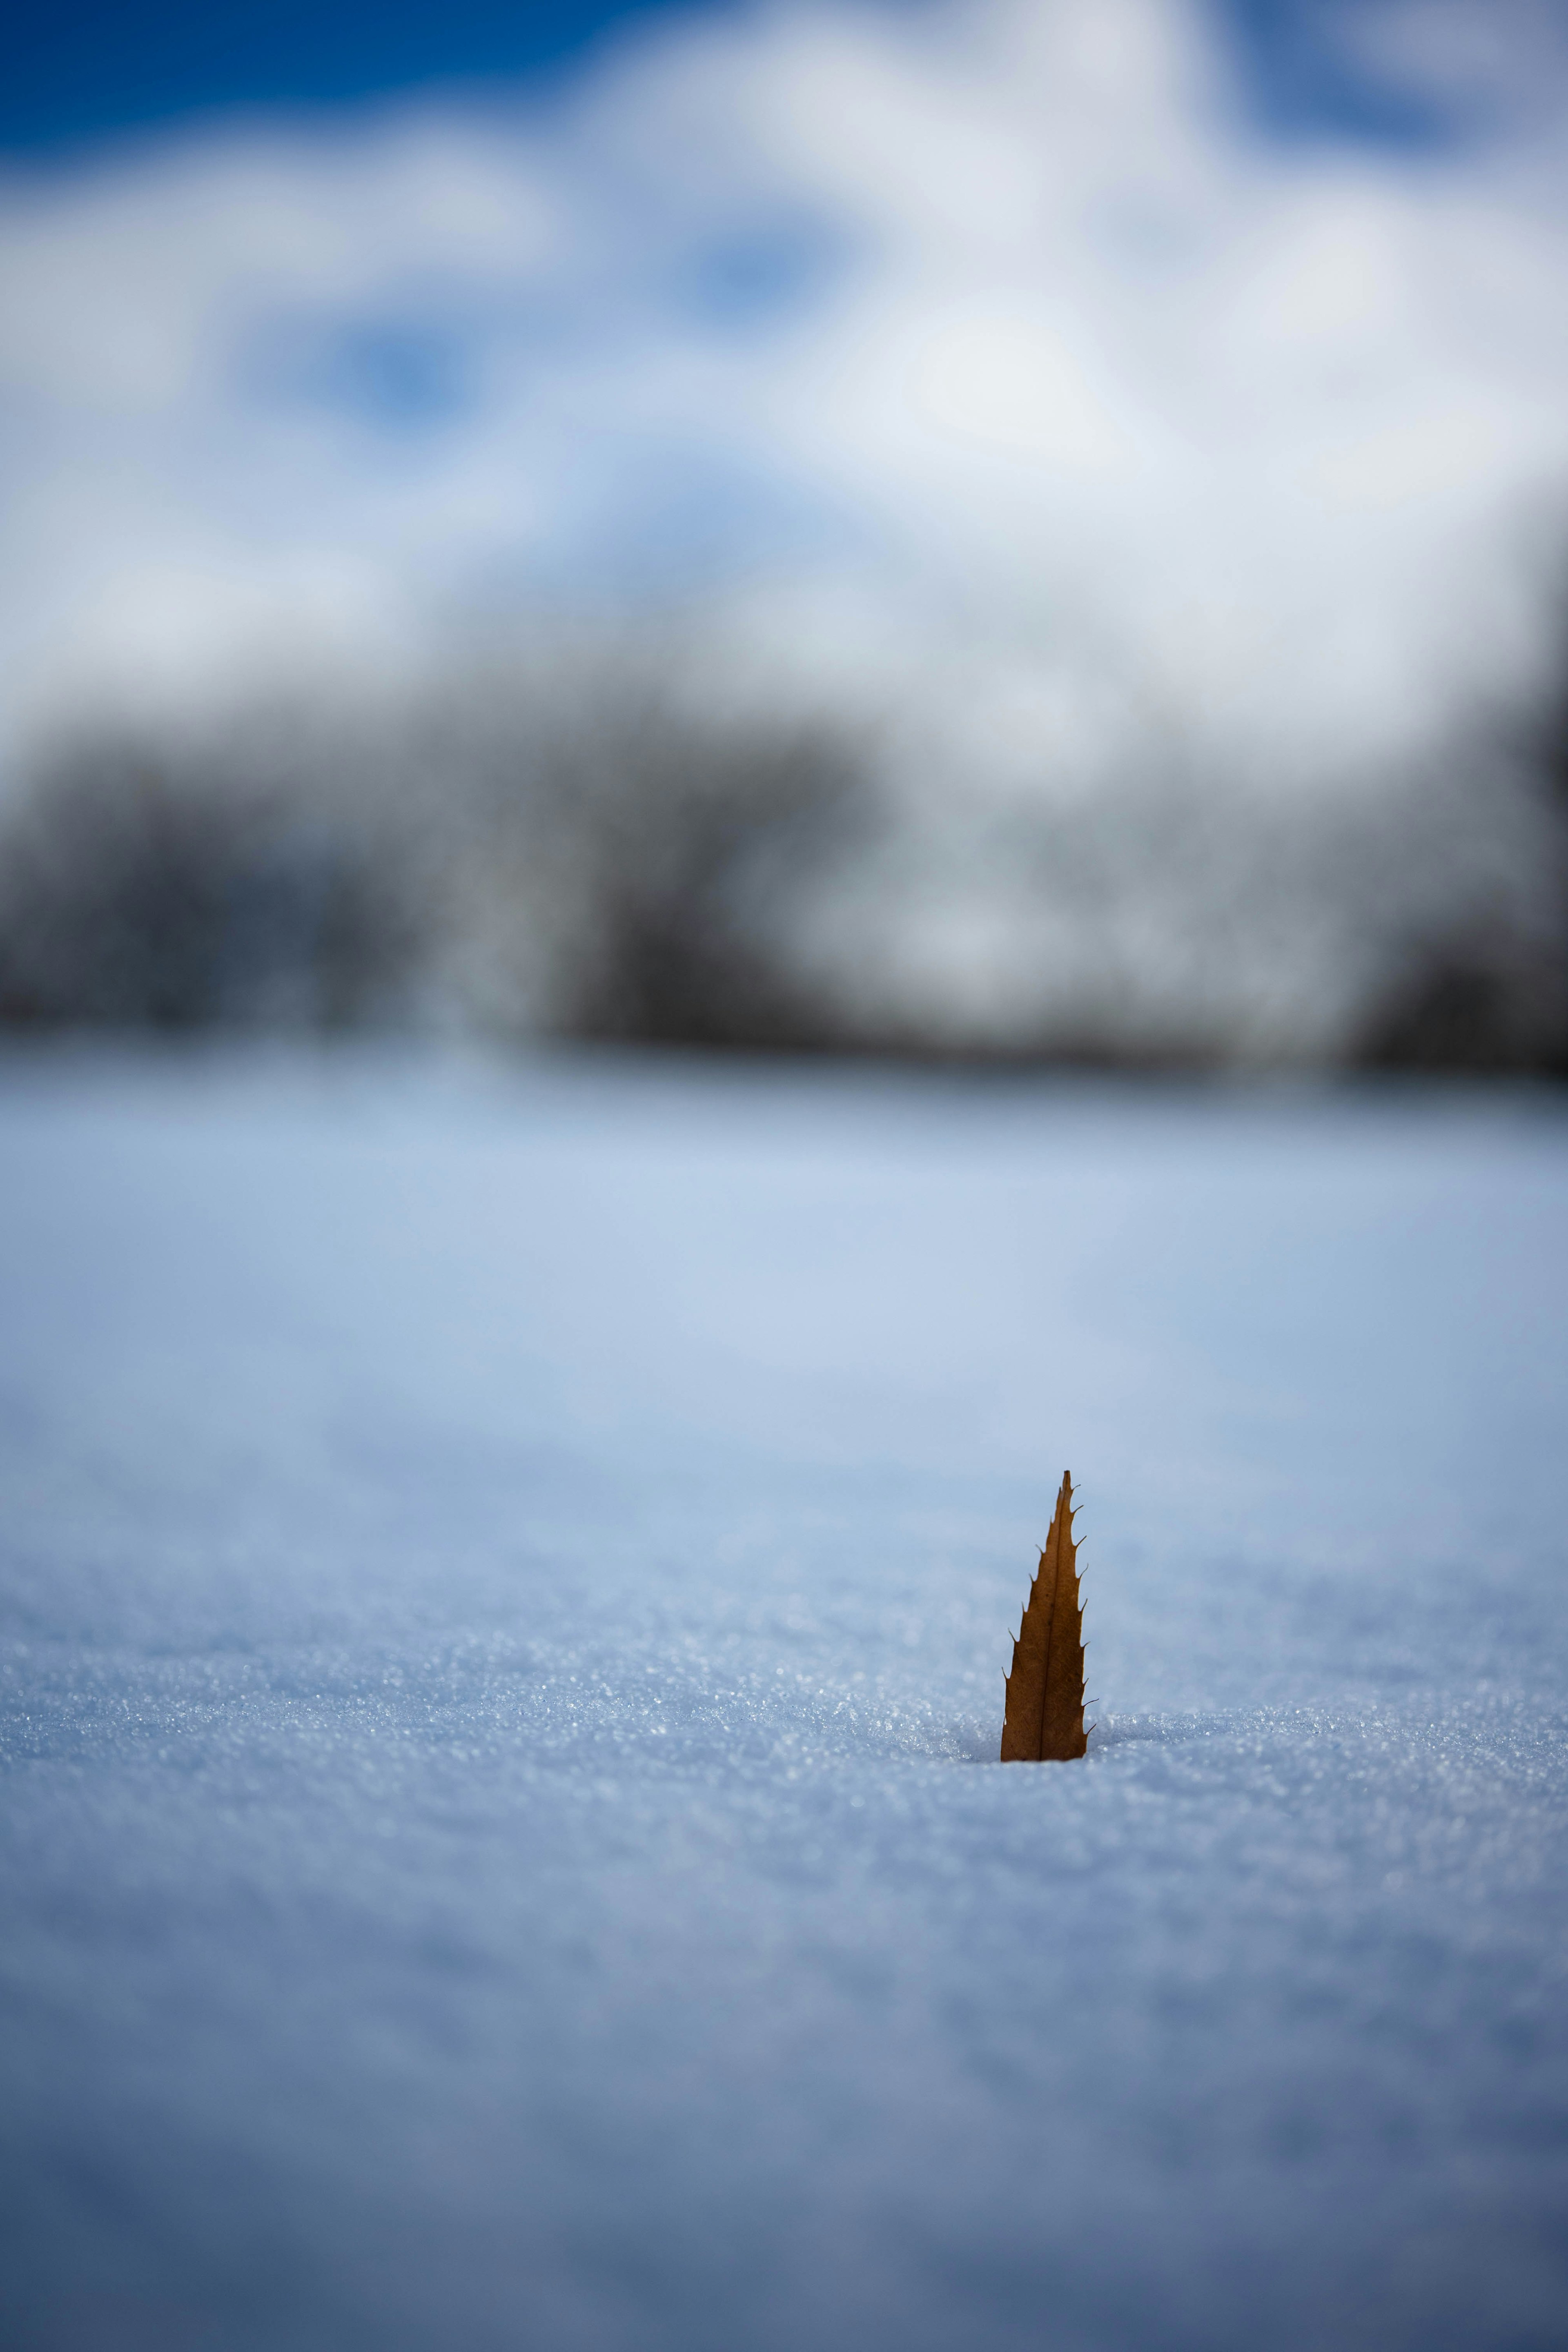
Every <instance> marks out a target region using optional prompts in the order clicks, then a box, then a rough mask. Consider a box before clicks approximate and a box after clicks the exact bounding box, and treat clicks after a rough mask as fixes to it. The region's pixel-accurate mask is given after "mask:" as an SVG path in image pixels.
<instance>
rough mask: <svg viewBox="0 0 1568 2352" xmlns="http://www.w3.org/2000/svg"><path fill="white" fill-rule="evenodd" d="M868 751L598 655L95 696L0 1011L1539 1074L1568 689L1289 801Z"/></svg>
mask: <svg viewBox="0 0 1568 2352" xmlns="http://www.w3.org/2000/svg"><path fill="white" fill-rule="evenodd" d="M906 754H907V745H906ZM899 769H900V762H899V759H898V757H895V756H891V755H890V754H889V750H888V746H887V744H886V742H885V741H883V740H881V739H879V737H878V736H877V735H876V733H875V732H874V730H869V729H862V730H857V729H855V728H853V727H851V726H849V725H847V724H846V723H845V722H844V721H842V720H834V719H827V718H824V717H816V718H782V717H779V716H778V715H776V714H773V715H766V714H763V713H761V712H759V711H757V710H752V711H751V712H749V713H746V712H740V711H737V710H735V709H730V710H728V711H724V710H721V709H717V708H715V707H714V706H713V705H711V704H710V703H704V702H703V700H702V699H701V698H700V697H698V696H696V695H694V694H692V693H690V692H688V691H683V690H682V689H681V687H680V684H679V681H678V680H672V679H671V678H670V677H668V676H667V675H663V674H661V672H660V669H659V667H658V665H654V664H649V663H647V662H642V663H639V662H637V661H636V660H633V659H630V658H627V657H625V656H603V657H601V658H598V659H597V660H594V661H589V662H587V663H583V662H579V663H576V664H575V665H568V666H567V667H566V668H565V669H564V670H562V669H560V668H555V669H552V667H551V666H550V665H549V664H533V665H528V664H520V665H518V666H516V667H513V668H511V669H506V668H502V667H492V668H491V669H489V670H486V671H482V672H481V671H475V672H472V673H470V674H468V676H465V677H461V678H454V679H451V680H448V681H447V682H446V683H445V684H440V685H433V686H427V687H426V688H422V689H418V690H414V691H411V692H409V693H407V694H405V695H402V696H397V697H394V696H391V695H388V696H387V697H385V698H384V699H383V701H382V702H380V703H375V702H365V703H363V704H361V705H359V706H357V707H354V706H351V705H350V703H349V702H348V701H347V700H346V699H345V700H343V701H341V702H339V703H336V704H334V703H332V702H331V701H329V700H324V699H322V698H320V697H310V696H299V697H294V698H289V697H286V696H274V697H272V698H268V699H267V700H265V701H261V702H258V703H256V704H254V705H252V706H250V707H247V708H243V709H235V710H233V711H231V712H230V713H229V714H228V715H227V716H226V717H225V718H223V719H217V720H209V721H207V722H205V723H202V724H196V723H195V722H193V723H191V724H188V725H186V726H184V727H176V726H174V725H170V724H166V723H165V724H153V723H152V722H148V721H143V722H141V723H132V722H130V721H123V722H118V723H111V722H108V721H105V722H101V723H100V724H98V725H96V726H94V727H92V728H90V729H87V730H82V731H80V732H79V733H78V734H77V735H75V736H74V737H73V738H71V739H70V740H57V741H56V742H55V743H54V744H53V745H52V747H51V748H50V749H49V750H48V751H47V755H45V756H43V757H42V758H40V759H39V760H38V761H37V763H36V765H35V766H34V768H33V770H32V772H30V773H29V774H28V775H27V776H26V778H25V779H24V781H23V783H22V786H21V788H20V789H19V790H18V791H16V793H14V794H13V795H12V796H11V798H10V799H9V801H8V802H7V803H5V806H4V807H3V808H0V1022H4V1023H5V1024H6V1025H8V1026H10V1027H11V1028H13V1029H15V1030H23V1029H26V1030H33V1031H51V1030H61V1029H69V1028H83V1027H90V1028H110V1029H118V1030H126V1031H158V1032H165V1033H168V1032H195V1031H203V1030H214V1029H238V1030H250V1031H293V1032H305V1031H341V1030H353V1029H367V1028H377V1029H408V1028H415V1029H422V1030H432V1029H434V1030H443V1029H445V1030H454V1029H456V1030H466V1031H477V1032H480V1033H484V1034H491V1035H499V1036H503V1037H524V1036H559V1037H573V1038H598V1039H609V1040H619V1041H625V1042H637V1043H657V1044H665V1045H690V1046H707V1047H730V1048H737V1049H752V1050H794V1051H815V1052H846V1051H857V1052H881V1053H893V1054H921V1055H938V1054H940V1055H961V1056H991V1057H1003V1056H1006V1057H1014V1056H1016V1057H1040V1058H1054V1059H1058V1060H1060V1059H1070V1060H1075V1061H1079V1062H1087V1063H1103V1064H1111V1065H1116V1064H1120V1065H1125V1066H1198V1067H1205V1066H1247V1065H1253V1066H1263V1065H1269V1064H1292V1063H1294V1064H1298V1065H1303V1064H1304V1065H1313V1064H1316V1065H1339V1066H1373V1067H1381V1068H1395V1067H1416V1068H1427V1069H1455V1070H1487V1069H1508V1070H1531V1071H1539V1072H1553V1073H1563V1072H1564V1071H1568V695H1565V696H1564V697H1563V699H1562V700H1561V701H1560V702H1559V703H1558V704H1557V705H1556V706H1554V707H1553V708H1552V709H1551V710H1549V711H1543V712H1542V713H1541V714H1539V715H1538V717H1537V718H1536V719H1534V720H1533V721H1532V722H1531V725H1530V726H1529V727H1528V728H1524V729H1521V728H1520V727H1517V726H1515V727H1511V728H1510V727H1504V726H1496V727H1479V726H1478V727H1477V728H1476V729H1475V730H1472V732H1471V734H1470V736H1469V738H1468V740H1466V741H1463V742H1454V743H1450V744H1448V745H1447V746H1446V747H1445V748H1444V751H1443V752H1442V754H1441V756H1440V757H1434V758H1433V759H1432V760H1430V761H1427V762H1426V763H1424V764H1422V765H1420V766H1419V767H1417V768H1413V769H1412V770H1411V772H1408V773H1405V774H1404V775H1402V776H1400V777H1398V778H1388V777H1382V778H1373V779H1361V780H1355V788H1354V789H1351V788H1349V787H1346V788H1343V789H1340V790H1337V791H1325V792H1323V793H1317V794H1309V793H1300V792H1298V793H1259V792H1258V791H1257V790H1248V789H1246V788H1244V785H1243V783H1242V782H1240V781H1238V780H1235V779H1229V780H1227V779H1226V778H1225V777H1223V776H1220V775H1216V774H1215V773H1213V772H1205V770H1204V768H1203V765H1202V763H1201V762H1194V761H1192V760H1191V759H1187V760H1185V761H1184V759H1183V758H1182V757H1181V756H1179V752H1178V747H1177V745H1176V742H1175V740H1174V737H1171V738H1169V739H1167V738H1163V737H1162V736H1161V734H1160V733H1159V730H1152V732H1151V733H1150V736H1149V738H1148V740H1147V741H1146V742H1145V743H1144V745H1143V747H1142V752H1141V754H1140V756H1138V757H1137V758H1134V759H1129V760H1128V761H1125V762H1124V763H1123V765H1122V767H1121V769H1120V770H1119V771H1118V772H1116V773H1114V774H1111V775H1108V776H1106V777H1105V778H1103V779H1101V780H1100V783H1099V784H1098V786H1097V788H1096V789H1095V790H1094V791H1093V792H1092V793H1082V792H1077V793H1066V794H1064V793H1053V792H1052V790H1051V789H1050V780H1049V779H1048V778H1046V779H1043V780H1041V782H1040V788H1039V789H1031V790H1027V791H1019V790H1017V789H1014V790H1012V791H1010V792H1009V791H1003V790H999V789H998V790H994V791H989V792H987V791H984V790H975V789H971V788H970V783H971V780H968V779H962V778H959V779H953V780H952V788H951V789H950V790H948V791H947V792H946V793H942V792H940V791H939V792H937V793H934V794H932V793H926V794H925V795H924V796H923V797H922V796H921V795H920V794H913V795H911V794H910V793H909V792H907V791H905V790H904V789H902V786H901V782H900V772H899Z"/></svg>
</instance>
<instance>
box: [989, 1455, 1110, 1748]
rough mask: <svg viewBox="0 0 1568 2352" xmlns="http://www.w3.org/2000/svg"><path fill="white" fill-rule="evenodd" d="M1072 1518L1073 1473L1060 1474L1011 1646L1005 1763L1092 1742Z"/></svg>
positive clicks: (1005, 1721) (1081, 1603)
mask: <svg viewBox="0 0 1568 2352" xmlns="http://www.w3.org/2000/svg"><path fill="white" fill-rule="evenodd" d="M1072 1518H1073V1499H1072V1478H1071V1476H1070V1475H1065V1476H1064V1477H1063V1479H1062V1485H1061V1492H1060V1494H1059V1495H1058V1496H1057V1507H1056V1512H1055V1515H1054V1517H1052V1520H1051V1527H1050V1533H1049V1534H1048V1535H1047V1538H1046V1548H1045V1549H1044V1551H1043V1552H1042V1553H1041V1554H1040V1564H1039V1567H1038V1568H1037V1570H1036V1571H1035V1580H1034V1583H1033V1584H1032V1585H1031V1586H1030V1587H1029V1598H1028V1602H1027V1604H1026V1608H1025V1611H1024V1618H1023V1622H1022V1624H1021V1625H1020V1626H1019V1628H1018V1638H1017V1640H1016V1642H1015V1643H1014V1644H1013V1671H1012V1673H1011V1674H1010V1675H1008V1677H1007V1712H1006V1715H1005V1717H1004V1719H1003V1724H1002V1761H1003V1763H1004V1764H1017V1763H1025V1764H1033V1763H1039V1762H1047V1761H1053V1760H1056V1759H1066V1758H1068V1757H1072V1756H1081V1755H1082V1754H1083V1752H1084V1749H1085V1748H1087V1747H1088V1745H1089V1738H1088V1734H1087V1733H1086V1732H1085V1730H1084V1727H1083V1602H1082V1600H1081V1597H1080V1595H1079V1589H1078V1546H1077V1545H1076V1543H1075V1542H1074V1541H1073V1532H1072Z"/></svg>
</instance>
